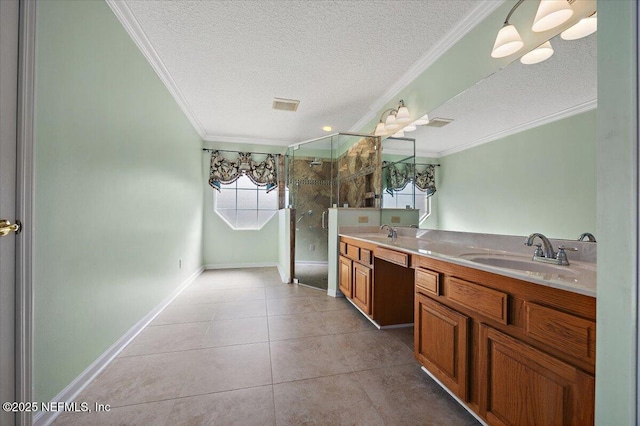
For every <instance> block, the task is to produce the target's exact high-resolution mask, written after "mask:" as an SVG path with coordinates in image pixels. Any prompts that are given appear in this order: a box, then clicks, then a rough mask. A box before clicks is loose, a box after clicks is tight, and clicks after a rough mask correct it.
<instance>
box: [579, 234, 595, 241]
mask: <svg viewBox="0 0 640 426" xmlns="http://www.w3.org/2000/svg"><path fill="white" fill-rule="evenodd" d="M585 238H586V239H587V241H589V242H590V243H595V242H596V237H594V236H593V234H592V233H590V232H584V233H582V234H580V236H579V237H578V241H584V239H585Z"/></svg>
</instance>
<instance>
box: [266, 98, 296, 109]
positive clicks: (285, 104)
mask: <svg viewBox="0 0 640 426" xmlns="http://www.w3.org/2000/svg"><path fill="white" fill-rule="evenodd" d="M298 105H300V101H296V100H295V99H282V98H273V105H272V108H273V109H279V110H282V111H293V112H295V111H296V110H297V109H298Z"/></svg>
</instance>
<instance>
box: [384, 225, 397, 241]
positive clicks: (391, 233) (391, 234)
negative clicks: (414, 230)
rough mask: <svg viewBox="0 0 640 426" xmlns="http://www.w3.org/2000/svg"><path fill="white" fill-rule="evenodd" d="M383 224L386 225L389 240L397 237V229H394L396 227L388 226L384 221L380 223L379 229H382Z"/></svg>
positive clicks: (394, 239)
mask: <svg viewBox="0 0 640 426" xmlns="http://www.w3.org/2000/svg"><path fill="white" fill-rule="evenodd" d="M385 226H386V227H387V230H388V231H389V234H388V235H387V237H389V238H391V241H393V242H395V241H396V240H397V239H398V231H396V229H395V228H394V227H392V226H389V225H387V224H386V223H385V224H384V225H382V226H381V227H380V229H384V228H385Z"/></svg>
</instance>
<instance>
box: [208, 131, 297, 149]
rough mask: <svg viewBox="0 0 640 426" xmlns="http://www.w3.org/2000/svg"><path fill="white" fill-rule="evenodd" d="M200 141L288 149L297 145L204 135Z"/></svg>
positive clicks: (290, 142) (269, 140) (266, 140)
mask: <svg viewBox="0 0 640 426" xmlns="http://www.w3.org/2000/svg"><path fill="white" fill-rule="evenodd" d="M202 140H204V141H205V142H227V143H239V144H254V145H272V146H282V147H285V148H286V147H288V146H289V145H292V144H295V143H298V142H292V141H283V140H275V139H258V138H243V137H236V136H216V135H210V134H205V135H204V136H203V137H202Z"/></svg>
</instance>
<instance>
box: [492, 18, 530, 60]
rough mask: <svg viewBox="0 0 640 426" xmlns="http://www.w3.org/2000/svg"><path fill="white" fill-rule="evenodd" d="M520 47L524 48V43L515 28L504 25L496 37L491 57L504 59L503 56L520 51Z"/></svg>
mask: <svg viewBox="0 0 640 426" xmlns="http://www.w3.org/2000/svg"><path fill="white" fill-rule="evenodd" d="M522 46H524V43H523V41H522V37H520V33H519V32H518V30H517V29H516V27H514V26H513V25H511V24H504V26H503V27H502V28H500V31H498V35H497V36H496V42H495V43H494V44H493V50H492V51H491V57H492V58H504V57H505V56H509V55H513V54H514V53H516V52H517V51H518V50H520V49H522Z"/></svg>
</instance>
